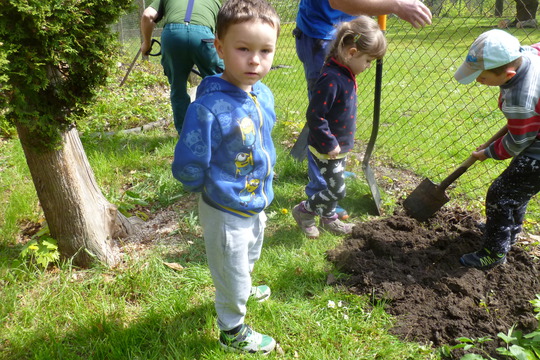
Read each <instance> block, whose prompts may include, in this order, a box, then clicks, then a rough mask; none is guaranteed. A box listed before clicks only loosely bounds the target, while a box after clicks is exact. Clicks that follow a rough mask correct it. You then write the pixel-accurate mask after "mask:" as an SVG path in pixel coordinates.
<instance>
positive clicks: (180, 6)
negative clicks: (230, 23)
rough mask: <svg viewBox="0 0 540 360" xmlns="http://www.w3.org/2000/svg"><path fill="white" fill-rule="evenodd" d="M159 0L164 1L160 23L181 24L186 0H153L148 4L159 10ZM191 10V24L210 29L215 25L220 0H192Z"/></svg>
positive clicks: (213, 28) (184, 15) (184, 14)
mask: <svg viewBox="0 0 540 360" xmlns="http://www.w3.org/2000/svg"><path fill="white" fill-rule="evenodd" d="M160 1H165V7H164V15H163V19H162V20H161V22H160V25H166V24H170V23H178V24H183V23H184V18H185V17H186V10H187V5H188V0H155V1H153V2H152V3H151V4H150V6H151V7H152V8H154V9H156V10H159V3H160ZM193 1H194V4H193V12H192V13H191V21H190V24H192V25H203V26H207V27H209V28H210V29H212V31H214V30H215V27H216V18H217V14H218V11H219V8H220V7H221V1H220V0H193Z"/></svg>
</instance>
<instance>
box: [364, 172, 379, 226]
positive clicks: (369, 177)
mask: <svg viewBox="0 0 540 360" xmlns="http://www.w3.org/2000/svg"><path fill="white" fill-rule="evenodd" d="M362 170H364V175H365V176H366V181H367V183H368V185H369V189H370V190H371V196H373V201H374V202H375V208H376V212H377V215H379V216H380V215H381V194H380V192H379V187H378V186H377V180H376V179H375V173H374V172H373V170H372V169H371V168H370V167H369V164H367V165H363V166H362Z"/></svg>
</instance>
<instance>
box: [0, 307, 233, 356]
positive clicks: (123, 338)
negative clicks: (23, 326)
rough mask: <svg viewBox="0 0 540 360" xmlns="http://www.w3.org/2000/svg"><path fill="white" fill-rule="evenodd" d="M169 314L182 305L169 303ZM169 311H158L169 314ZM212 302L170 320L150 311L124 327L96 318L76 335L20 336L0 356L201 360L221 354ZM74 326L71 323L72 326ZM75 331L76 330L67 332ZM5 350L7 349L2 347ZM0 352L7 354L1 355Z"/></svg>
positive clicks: (53, 330) (54, 330)
mask: <svg viewBox="0 0 540 360" xmlns="http://www.w3.org/2000/svg"><path fill="white" fill-rule="evenodd" d="M169 305H170V308H173V309H174V308H176V307H182V308H185V307H186V306H185V304H180V303H171V304H169ZM170 308H169V307H163V306H162V307H161V308H160V309H166V310H169V309H170ZM214 312H215V310H214V307H213V303H212V302H207V303H205V304H203V305H198V306H188V309H186V310H184V311H178V312H177V313H176V314H175V315H173V316H170V315H168V314H165V313H162V312H159V311H155V310H152V309H151V310H150V311H149V312H148V313H147V314H146V315H145V316H144V317H142V318H140V319H137V320H135V321H133V322H131V323H129V324H127V325H126V324H124V323H123V322H122V320H120V319H115V318H114V313H113V314H108V315H104V314H96V315H95V316H94V317H93V318H91V319H85V320H84V322H85V323H84V325H82V326H80V327H79V328H78V329H77V330H73V331H67V332H62V331H61V328H62V327H61V326H60V327H59V326H57V325H58V324H55V325H54V327H53V325H50V326H51V327H50V328H48V327H47V326H48V325H44V326H43V327H42V328H41V329H40V330H39V331H35V332H34V333H30V334H28V333H26V334H25V336H24V338H25V339H26V341H22V342H20V343H18V344H16V345H14V344H9V343H8V340H5V342H4V344H3V346H2V343H0V354H2V358H3V359H5V360H15V359H107V360H114V359H122V360H124V359H201V358H204V354H208V353H211V352H222V351H221V350H220V348H219V344H218V341H217V331H214V330H211V331H209V330H208V329H214V326H213V324H211V325H209V324H208V322H209V321H212V322H214V321H215V319H214V317H212V316H209V314H212V315H213V314H214ZM74 321H77V320H74ZM70 327H75V328H77V326H70ZM6 345H7V346H6ZM2 347H4V349H6V348H7V347H9V348H10V350H9V351H6V350H4V351H2Z"/></svg>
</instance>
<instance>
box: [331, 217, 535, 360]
mask: <svg viewBox="0 0 540 360" xmlns="http://www.w3.org/2000/svg"><path fill="white" fill-rule="evenodd" d="M477 225H478V221H477V219H475V218H474V216H472V215H471V214H468V213H467V212H464V211H461V210H444V211H439V214H438V215H437V217H435V218H433V219H431V220H430V221H429V222H428V223H420V222H418V221H416V220H414V219H412V218H410V217H407V216H405V215H404V214H397V215H394V216H391V217H388V218H384V219H377V220H375V221H370V222H365V223H359V224H357V225H356V226H355V228H354V230H353V233H352V236H351V238H348V239H346V240H344V243H343V244H342V245H341V246H339V247H338V248H336V249H334V250H331V251H329V252H328V258H329V260H330V261H332V262H333V263H334V264H335V265H336V266H337V268H338V269H340V270H341V271H342V272H344V273H347V274H350V276H348V277H347V279H345V280H340V283H341V284H343V285H346V286H347V287H348V288H349V289H350V291H351V292H353V293H356V294H362V295H364V294H369V295H370V296H372V297H373V298H374V299H378V300H382V301H383V303H386V311H387V312H388V313H390V314H392V315H394V316H395V317H396V321H397V323H396V326H395V327H394V328H393V330H392V331H393V333H395V334H396V335H398V336H399V337H400V338H402V339H403V340H408V341H417V342H420V343H427V344H431V345H433V346H435V347H438V346H441V345H444V344H450V345H453V344H455V343H456V341H455V339H456V338H458V337H461V336H464V337H469V338H479V337H484V336H488V337H491V338H492V339H494V340H495V341H491V342H488V343H486V344H487V348H488V350H489V352H490V353H491V354H492V356H496V351H495V349H496V348H497V347H499V346H501V345H502V343H501V342H500V341H499V339H498V338H497V334H498V333H499V332H503V333H506V332H507V331H508V329H509V328H510V327H511V326H512V325H513V324H517V326H516V327H517V329H520V330H523V331H524V332H525V333H527V332H530V331H533V330H535V329H536V327H537V321H536V318H535V317H534V312H533V306H532V304H531V303H530V300H533V299H535V295H536V294H539V293H540V281H539V265H538V263H537V262H536V261H534V260H533V257H532V256H531V255H530V254H529V253H528V252H526V251H525V250H523V247H522V246H519V244H518V245H517V246H514V247H513V249H512V251H511V252H510V253H509V256H508V262H507V263H506V264H504V265H501V266H499V267H496V268H494V269H492V270H490V271H480V270H476V269H470V268H465V267H463V266H461V264H460V263H459V257H460V256H461V255H462V254H464V253H468V252H472V251H475V250H478V249H480V247H481V245H482V240H481V235H482V234H481V231H480V230H479V228H478V226H477Z"/></svg>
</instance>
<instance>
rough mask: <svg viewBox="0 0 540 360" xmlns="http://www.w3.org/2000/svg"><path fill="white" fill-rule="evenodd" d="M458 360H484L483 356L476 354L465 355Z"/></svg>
mask: <svg viewBox="0 0 540 360" xmlns="http://www.w3.org/2000/svg"><path fill="white" fill-rule="evenodd" d="M460 360H486V359H485V358H484V357H483V356H481V355H478V354H467V355H465V356H462V357H461V358H460Z"/></svg>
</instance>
